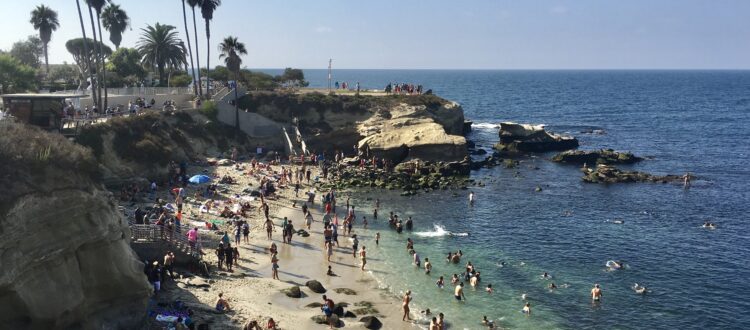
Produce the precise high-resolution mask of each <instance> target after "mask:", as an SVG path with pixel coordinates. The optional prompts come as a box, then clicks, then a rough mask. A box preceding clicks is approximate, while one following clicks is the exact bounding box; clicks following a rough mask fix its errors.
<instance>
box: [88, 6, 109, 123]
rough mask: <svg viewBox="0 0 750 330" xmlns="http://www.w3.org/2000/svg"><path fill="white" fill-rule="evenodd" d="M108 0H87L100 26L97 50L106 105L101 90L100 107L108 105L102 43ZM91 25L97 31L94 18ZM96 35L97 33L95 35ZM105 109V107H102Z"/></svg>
mask: <svg viewBox="0 0 750 330" xmlns="http://www.w3.org/2000/svg"><path fill="white" fill-rule="evenodd" d="M107 1H108V0H86V2H87V3H88V4H89V13H91V9H92V8H93V9H94V10H96V23H97V25H98V26H99V32H98V33H99V44H98V45H99V48H98V49H97V52H98V53H99V58H98V60H99V61H100V63H101V69H102V71H101V73H102V83H101V86H102V88H104V107H102V100H101V98H102V93H101V91H99V107H100V109H101V108H106V107H107V96H108V95H107V67H106V65H104V54H103V53H102V48H101V45H102V44H104V35H103V34H102V21H101V16H102V9H104V5H105V4H107ZM91 26H92V28H93V29H94V31H96V27H95V26H94V21H93V18H92V20H91ZM94 36H95V37H96V34H95V35H94ZM94 40H96V38H94ZM102 110H104V109H102Z"/></svg>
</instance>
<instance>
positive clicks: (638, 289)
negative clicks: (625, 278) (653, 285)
mask: <svg viewBox="0 0 750 330" xmlns="http://www.w3.org/2000/svg"><path fill="white" fill-rule="evenodd" d="M633 291H635V293H637V294H646V292H648V289H647V288H646V287H645V286H641V285H640V284H638V283H635V284H633Z"/></svg>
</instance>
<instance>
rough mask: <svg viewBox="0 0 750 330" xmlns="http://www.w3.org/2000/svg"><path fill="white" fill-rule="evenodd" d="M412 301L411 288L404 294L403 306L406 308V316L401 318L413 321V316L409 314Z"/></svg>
mask: <svg viewBox="0 0 750 330" xmlns="http://www.w3.org/2000/svg"><path fill="white" fill-rule="evenodd" d="M410 302H411V290H406V294H404V302H403V303H402V304H401V308H402V309H403V310H404V316H403V317H402V318H401V321H411V317H410V316H409V303H410Z"/></svg>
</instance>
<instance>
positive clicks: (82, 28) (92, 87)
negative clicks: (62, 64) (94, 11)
mask: <svg viewBox="0 0 750 330" xmlns="http://www.w3.org/2000/svg"><path fill="white" fill-rule="evenodd" d="M76 6H78V19H79V20H80V21H81V33H83V52H84V53H85V54H88V53H89V48H88V45H87V44H88V43H87V42H86V27H85V26H84V25H83V14H81V2H80V0H76ZM85 60H86V63H87V65H88V71H89V72H88V75H89V79H91V83H92V85H91V91H92V97H91V100H92V101H93V100H94V99H95V97H94V96H93V92H94V85H93V83H94V76H93V75H92V74H91V57H89V56H86V58H85ZM81 75H82V76H83V80H84V81H85V80H86V72H82V73H81ZM79 85H80V84H79Z"/></svg>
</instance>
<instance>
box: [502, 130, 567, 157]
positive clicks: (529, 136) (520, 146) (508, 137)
mask: <svg viewBox="0 0 750 330" xmlns="http://www.w3.org/2000/svg"><path fill="white" fill-rule="evenodd" d="M499 135H500V142H498V143H497V144H495V146H494V148H495V149H497V150H498V151H500V152H510V153H516V152H548V151H562V150H569V149H575V148H577V147H578V139H576V138H575V137H571V136H562V135H557V134H550V133H548V132H547V131H545V130H544V125H529V124H517V123H511V122H504V123H500V133H499Z"/></svg>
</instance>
